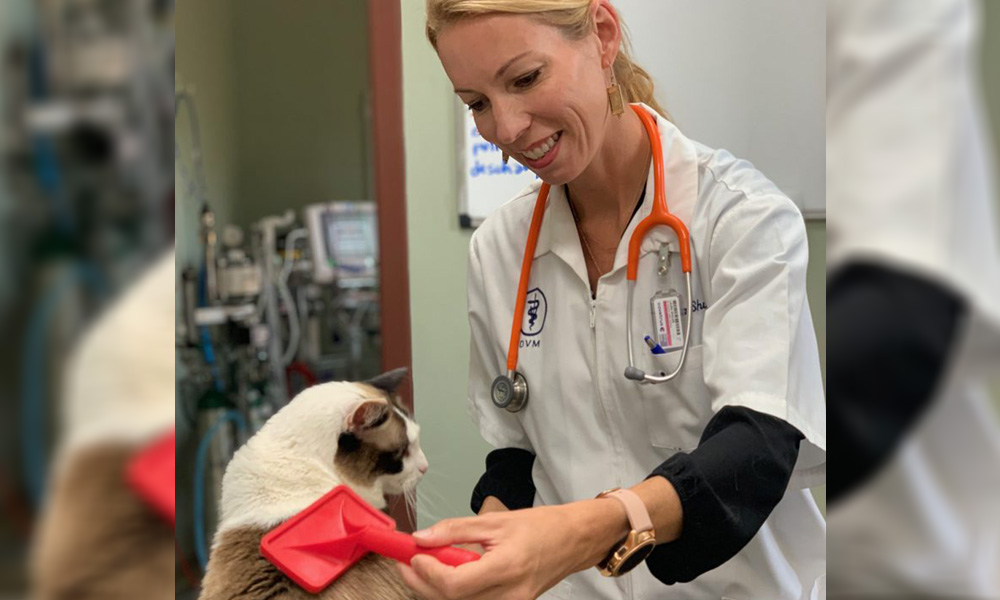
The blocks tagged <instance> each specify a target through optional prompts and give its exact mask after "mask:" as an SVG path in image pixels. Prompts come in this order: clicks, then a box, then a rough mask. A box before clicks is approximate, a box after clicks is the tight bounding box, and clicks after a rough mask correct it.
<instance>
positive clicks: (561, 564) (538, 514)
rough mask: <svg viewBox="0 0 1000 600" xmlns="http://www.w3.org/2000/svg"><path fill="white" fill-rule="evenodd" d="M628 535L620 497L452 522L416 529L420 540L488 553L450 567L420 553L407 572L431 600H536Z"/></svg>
mask: <svg viewBox="0 0 1000 600" xmlns="http://www.w3.org/2000/svg"><path fill="white" fill-rule="evenodd" d="M627 532H628V519H627V517H626V515H625V510H624V508H622V506H621V504H620V503H619V502H617V501H616V500H613V499H601V500H587V501H584V502H574V503H572V504H565V505H562V506H540V507H536V508H529V509H524V510H517V511H502V512H495V513H489V514H483V515H481V516H478V517H469V518H463V519H449V520H445V521H442V522H440V523H438V524H437V525H434V526H433V527H431V528H430V529H428V530H426V531H424V532H419V533H420V534H421V535H416V534H415V537H416V538H417V543H418V544H420V545H421V546H445V545H450V544H463V543H478V544H480V545H481V546H482V547H483V548H484V549H485V551H486V552H485V554H483V556H482V558H480V559H479V560H478V561H475V562H471V563H466V564H464V565H462V566H459V567H449V566H447V565H444V564H442V563H440V562H439V561H437V560H436V559H434V558H433V557H430V556H427V555H419V556H416V557H414V559H413V560H412V561H411V564H410V566H409V567H407V566H406V565H400V571H401V573H402V577H403V580H404V581H405V582H406V584H407V585H409V586H410V587H411V588H413V590H414V591H416V592H417V593H418V594H420V595H422V596H423V597H425V598H427V600H460V599H473V598H475V599H477V600H533V599H534V598H537V597H538V596H539V595H541V594H542V593H543V592H544V591H545V590H548V589H549V588H551V587H552V586H554V585H556V584H557V583H559V582H560V581H562V580H563V579H564V578H565V577H566V576H567V575H570V574H571V573H575V572H577V571H582V570H584V569H587V568H589V567H592V566H594V565H596V564H597V563H598V562H600V561H601V559H603V558H604V557H605V556H606V555H607V553H608V551H609V550H610V548H611V547H612V546H613V545H614V544H615V543H616V542H618V541H619V540H621V539H622V538H623V537H624V536H625V534H626V533H627Z"/></svg>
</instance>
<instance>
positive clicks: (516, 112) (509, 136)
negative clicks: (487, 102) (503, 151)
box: [493, 102, 531, 147]
mask: <svg viewBox="0 0 1000 600" xmlns="http://www.w3.org/2000/svg"><path fill="white" fill-rule="evenodd" d="M493 117H494V118H495V119H496V127H497V143H498V144H500V145H502V146H508V147H509V146H511V145H512V144H514V142H516V141H517V139H518V138H520V137H521V134H522V133H523V132H524V131H525V130H527V129H528V125H529V124H530V123H531V119H530V117H528V114H527V113H526V112H525V111H524V110H522V109H521V107H520V106H519V105H518V104H517V103H512V102H508V103H504V102H498V103H495V104H494V105H493Z"/></svg>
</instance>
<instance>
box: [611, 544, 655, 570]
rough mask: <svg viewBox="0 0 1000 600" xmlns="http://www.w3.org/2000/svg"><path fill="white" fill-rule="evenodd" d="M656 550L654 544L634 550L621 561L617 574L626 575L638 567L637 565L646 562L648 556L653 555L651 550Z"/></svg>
mask: <svg viewBox="0 0 1000 600" xmlns="http://www.w3.org/2000/svg"><path fill="white" fill-rule="evenodd" d="M654 548H656V544H653V543H649V544H646V545H643V546H639V547H638V548H636V549H635V550H634V551H633V552H632V553H631V554H629V555H628V556H626V557H625V559H624V560H623V561H622V564H621V566H620V567H618V574H619V575H622V574H625V573H628V572H629V571H631V570H632V569H634V568H636V567H637V566H639V563H641V562H642V561H644V560H646V558H648V557H649V555H650V554H652V553H653V549H654Z"/></svg>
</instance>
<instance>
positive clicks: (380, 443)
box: [334, 384, 427, 494]
mask: <svg viewBox="0 0 1000 600" xmlns="http://www.w3.org/2000/svg"><path fill="white" fill-rule="evenodd" d="M358 385H361V386H364V384H358ZM419 435H420V426H419V425H417V424H416V423H415V422H414V421H413V419H411V418H410V416H409V414H407V412H406V410H405V408H404V407H403V406H402V405H401V404H399V403H398V402H396V401H395V399H394V398H392V397H389V398H385V399H381V398H379V399H375V400H367V401H365V402H363V403H362V404H360V405H359V406H358V407H357V408H355V409H354V411H353V412H352V413H351V416H350V417H349V418H348V419H347V423H346V426H345V428H344V431H343V433H341V434H340V436H339V439H338V440H337V453H336V456H335V457H334V466H335V468H336V470H337V472H338V473H340V474H341V476H342V477H344V478H345V479H347V480H348V481H351V482H352V483H355V484H360V485H363V486H366V487H370V486H372V485H373V484H375V483H376V482H377V483H381V486H380V487H381V488H382V490H383V491H385V493H387V494H406V493H409V492H411V491H412V490H413V489H414V488H416V485H417V482H418V481H420V478H421V477H423V475H424V473H426V472H427V457H426V456H424V452H423V450H421V449H420V438H419Z"/></svg>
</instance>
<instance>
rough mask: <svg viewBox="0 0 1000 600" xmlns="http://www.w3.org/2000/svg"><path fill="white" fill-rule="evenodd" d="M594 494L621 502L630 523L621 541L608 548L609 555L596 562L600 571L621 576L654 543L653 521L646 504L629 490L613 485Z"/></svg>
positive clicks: (650, 548) (632, 567) (648, 550)
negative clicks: (626, 533) (612, 487)
mask: <svg viewBox="0 0 1000 600" xmlns="http://www.w3.org/2000/svg"><path fill="white" fill-rule="evenodd" d="M597 497H598V498H614V499H615V500H617V501H619V502H621V503H622V506H624V507H625V514H626V515H628V522H629V525H630V526H631V527H632V531H629V532H628V535H626V536H625V538H624V539H623V540H622V541H620V542H618V543H617V544H615V546H614V547H613V548H611V551H610V552H608V556H607V557H606V558H605V559H604V560H602V561H601V562H599V563H597V569H598V570H599V571H600V572H601V575H604V576H605V577H620V576H621V575H624V574H625V573H628V572H629V571H631V570H632V569H634V568H636V566H638V565H639V563H641V562H642V561H644V560H646V557H648V556H649V555H650V554H651V553H652V552H653V549H654V548H655V547H656V532H655V531H653V521H652V520H650V518H649V511H647V510H646V505H645V504H643V503H642V500H641V499H639V496H637V495H636V494H635V492H633V491H631V490H623V489H621V488H614V489H611V490H607V491H604V492H601V493H600V494H598V495H597Z"/></svg>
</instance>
